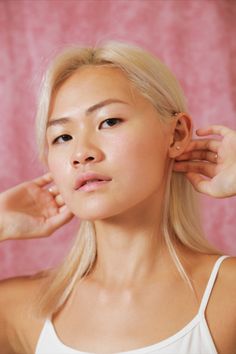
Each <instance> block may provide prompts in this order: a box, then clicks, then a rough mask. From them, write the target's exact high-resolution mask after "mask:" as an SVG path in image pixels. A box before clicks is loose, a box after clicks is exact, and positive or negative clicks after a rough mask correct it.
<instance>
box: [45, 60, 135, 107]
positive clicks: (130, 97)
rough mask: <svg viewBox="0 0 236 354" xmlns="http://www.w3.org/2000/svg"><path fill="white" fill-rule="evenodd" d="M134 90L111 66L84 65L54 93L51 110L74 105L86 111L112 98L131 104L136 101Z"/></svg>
mask: <svg viewBox="0 0 236 354" xmlns="http://www.w3.org/2000/svg"><path fill="white" fill-rule="evenodd" d="M140 96H141V94H139V92H138V90H137V89H136V88H135V87H134V86H133V85H132V83H131V82H130V80H129V79H128V77H127V76H126V75H125V73H124V72H123V71H122V70H121V69H119V68H114V67H104V66H84V67H81V68H80V69H78V70H77V71H76V72H75V73H74V74H73V75H72V76H71V77H69V78H68V79H67V80H66V81H65V82H64V83H63V84H62V85H61V86H60V88H59V89H58V90H57V91H56V93H55V95H54V97H53V101H52V107H51V108H52V111H55V110H60V109H61V108H65V106H67V105H69V106H71V105H72V106H73V105H75V103H77V104H79V105H80V106H81V109H82V108H84V109H86V108H87V107H88V106H90V105H92V104H94V103H97V102H100V101H102V100H105V99H107V98H110V97H113V98H117V99H120V100H125V101H129V102H130V103H133V104H134V103H135V102H136V100H137V99H138V98H140Z"/></svg>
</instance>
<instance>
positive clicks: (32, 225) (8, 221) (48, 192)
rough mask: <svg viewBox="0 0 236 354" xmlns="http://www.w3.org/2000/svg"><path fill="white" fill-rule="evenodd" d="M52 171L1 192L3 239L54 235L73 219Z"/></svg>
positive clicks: (0, 221)
mask: <svg viewBox="0 0 236 354" xmlns="http://www.w3.org/2000/svg"><path fill="white" fill-rule="evenodd" d="M52 182H53V178H52V176H51V174H50V173H46V174H45V175H43V176H41V177H38V178H36V179H34V180H32V181H28V182H24V183H21V184H19V185H17V186H15V187H13V188H11V189H8V190H6V191H5V192H2V193H1V194H0V240H1V241H2V240H7V239H27V238H39V237H46V236H49V235H51V234H52V233H53V232H54V231H55V230H57V229H58V228H59V227H61V226H62V225H64V224H66V223H67V222H69V221H70V220H71V219H72V218H73V216H74V215H73V214H72V213H71V212H70V211H69V209H68V208H67V206H66V205H65V203H64V201H63V199H62V197H61V195H60V194H59V191H58V189H57V187H56V186H53V187H51V188H45V187H47V185H49V184H50V183H52Z"/></svg>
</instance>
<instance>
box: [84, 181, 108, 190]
mask: <svg viewBox="0 0 236 354" xmlns="http://www.w3.org/2000/svg"><path fill="white" fill-rule="evenodd" d="M108 182H110V181H100V182H89V183H87V184H84V185H83V186H82V187H80V188H79V189H78V190H79V191H83V192H91V191H94V190H96V189H98V188H100V187H102V186H104V184H107V183H108Z"/></svg>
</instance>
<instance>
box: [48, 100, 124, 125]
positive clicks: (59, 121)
mask: <svg viewBox="0 0 236 354" xmlns="http://www.w3.org/2000/svg"><path fill="white" fill-rule="evenodd" d="M112 103H122V104H128V103H127V102H125V101H122V100H119V99H116V98H108V99H106V100H104V101H101V102H99V103H96V104H95V105H93V106H91V107H89V108H88V109H86V111H85V115H90V114H91V113H93V112H95V111H97V110H98V109H100V108H102V107H104V106H107V105H109V104H112ZM70 120H71V118H69V117H62V118H57V119H53V120H50V121H49V122H48V123H47V128H49V127H51V126H55V125H64V124H66V123H68V122H69V121H70Z"/></svg>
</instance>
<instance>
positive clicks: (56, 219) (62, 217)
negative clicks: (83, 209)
mask: <svg viewBox="0 0 236 354" xmlns="http://www.w3.org/2000/svg"><path fill="white" fill-rule="evenodd" d="M73 217H74V214H73V213H72V212H71V211H70V210H69V209H68V207H67V206H66V205H64V206H63V207H62V208H60V209H59V213H58V214H56V215H54V216H52V217H50V218H49V219H48V221H47V223H46V225H45V227H44V230H42V234H44V236H49V235H51V234H52V233H53V232H54V231H56V230H57V229H58V228H59V227H61V226H63V225H64V224H66V223H68V222H69V221H70V220H71V219H72V218H73Z"/></svg>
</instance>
